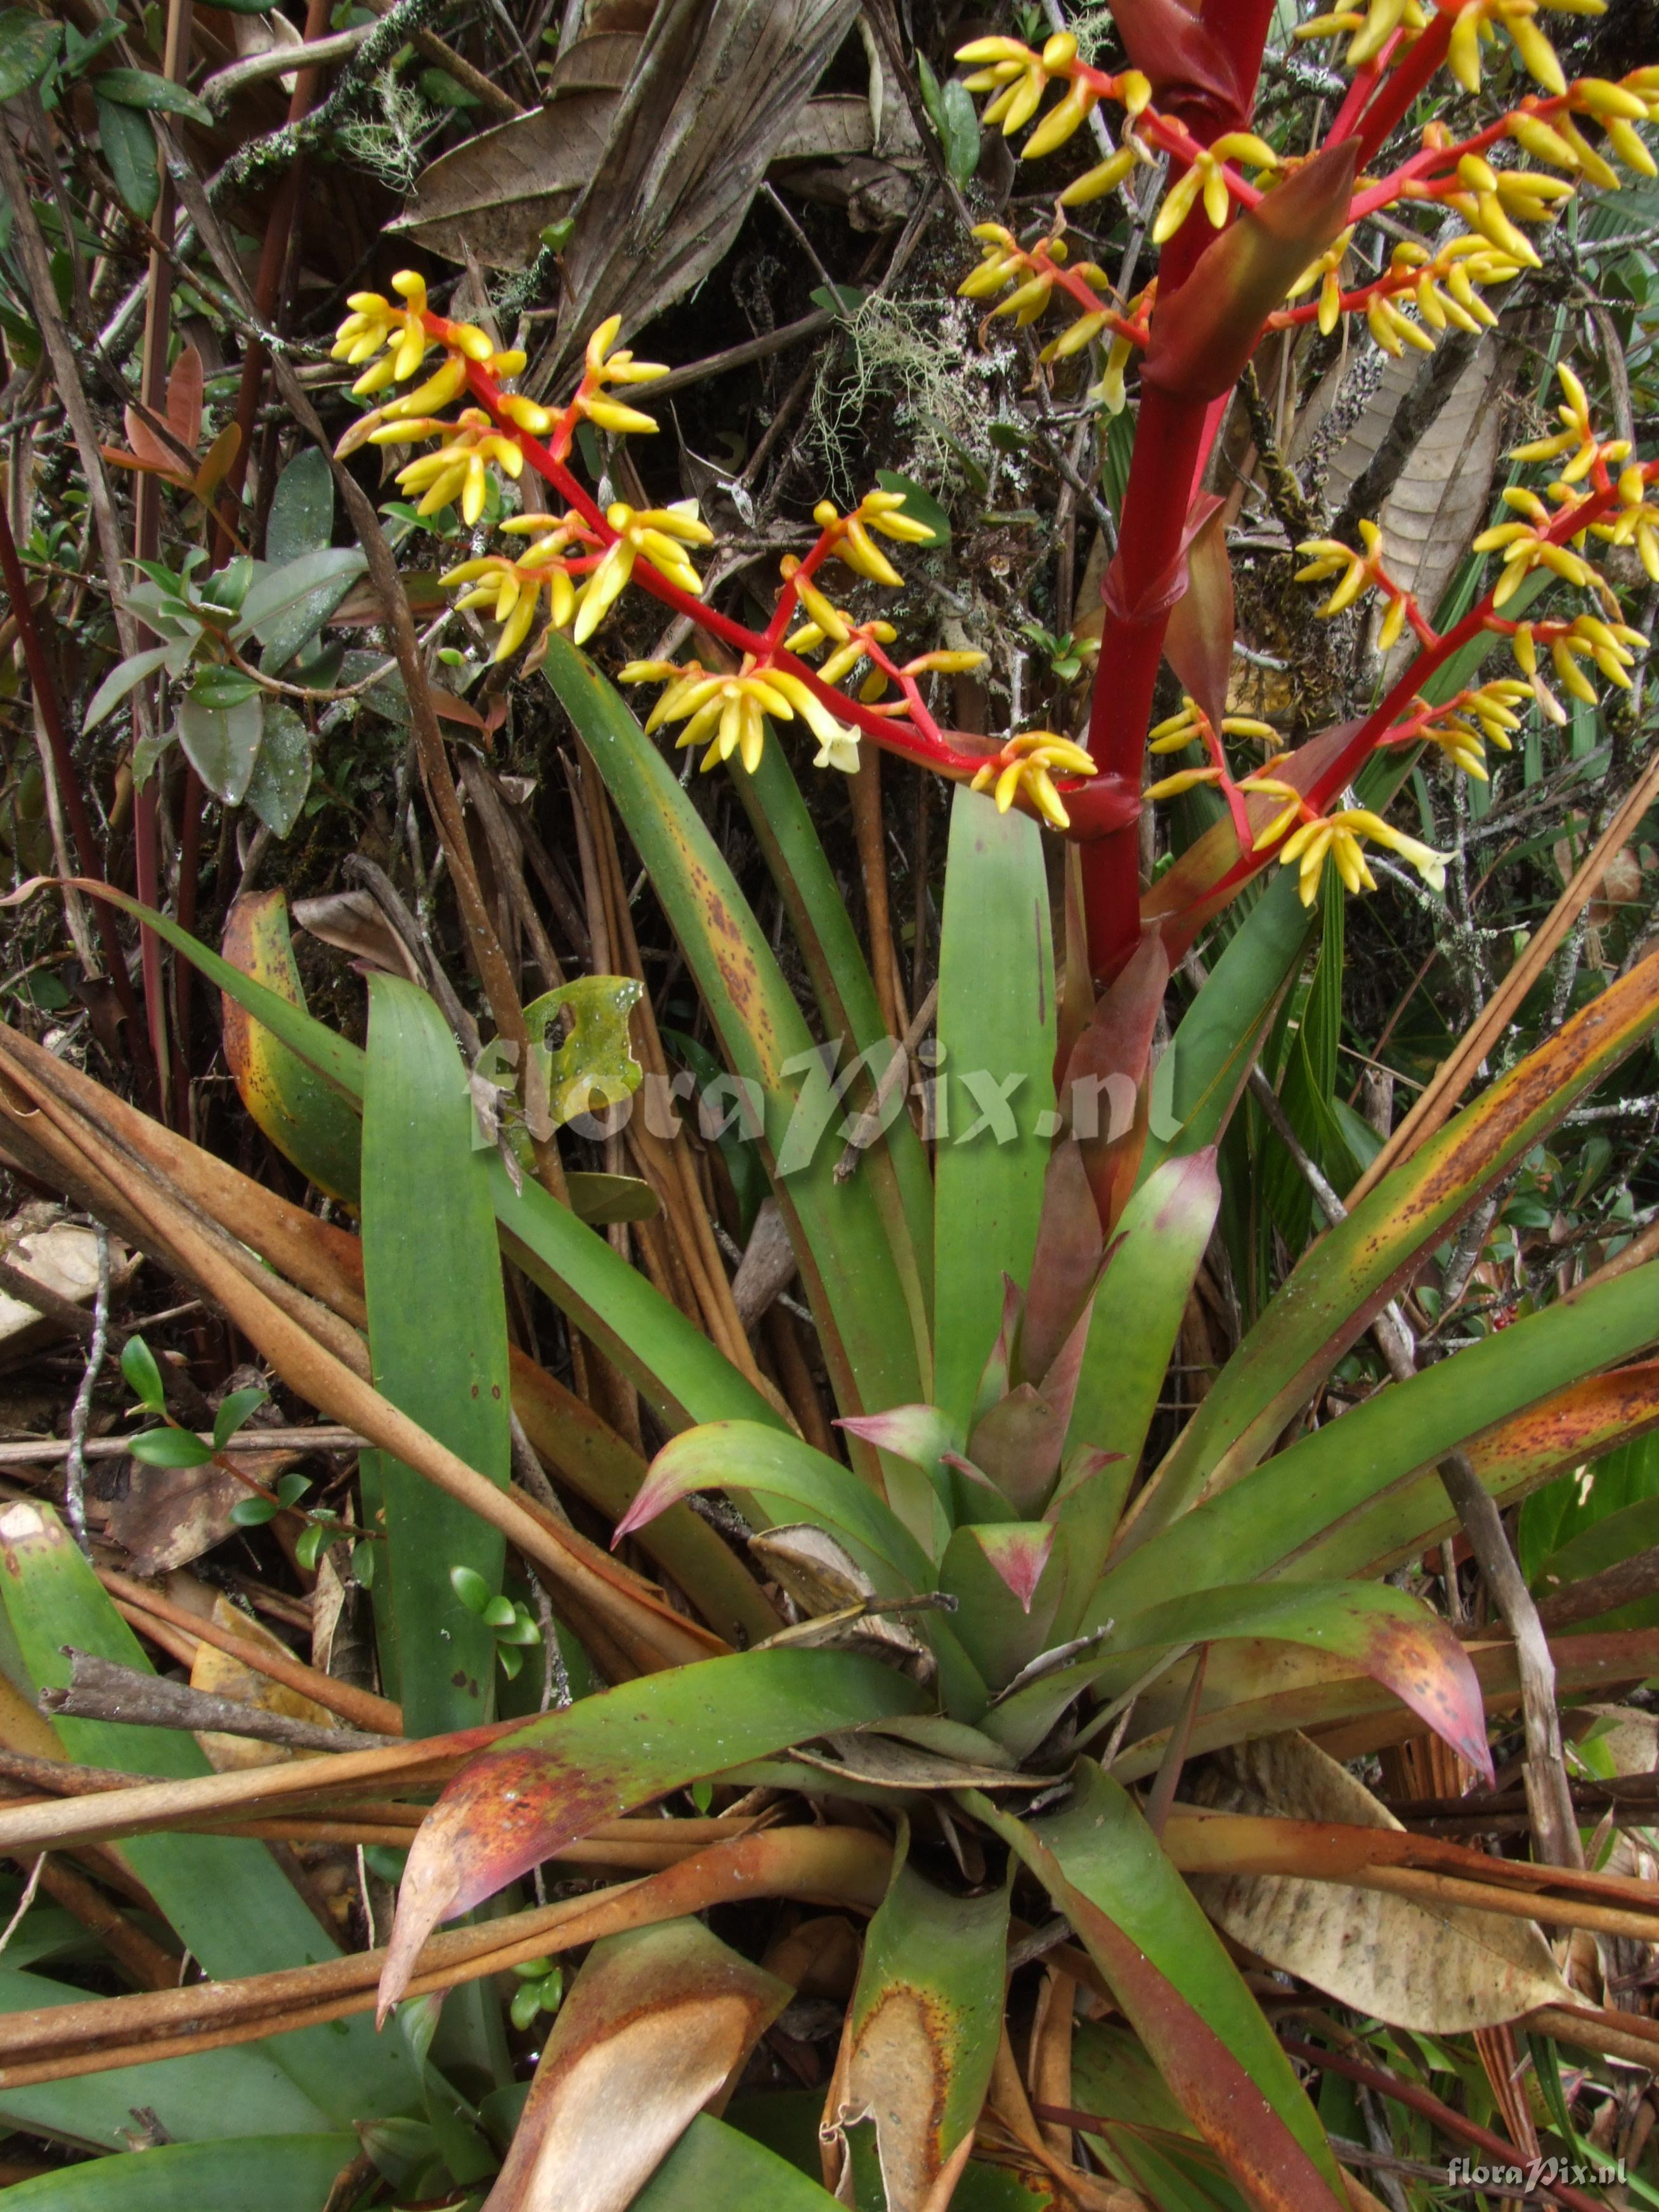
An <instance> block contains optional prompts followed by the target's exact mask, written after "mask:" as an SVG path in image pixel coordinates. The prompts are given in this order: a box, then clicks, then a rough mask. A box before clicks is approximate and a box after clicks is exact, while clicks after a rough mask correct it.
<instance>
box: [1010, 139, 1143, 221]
mask: <svg viewBox="0 0 1659 2212" xmlns="http://www.w3.org/2000/svg"><path fill="white" fill-rule="evenodd" d="M1025 150H1026V152H1027V153H1028V154H1029V153H1030V150H1031V149H1030V147H1029V146H1028V147H1027V148H1026V149H1025ZM1139 160H1140V153H1139V149H1138V147H1137V146H1136V145H1135V144H1134V143H1133V142H1132V143H1130V144H1128V145H1127V146H1120V147H1119V148H1118V149H1117V151H1116V153H1115V154H1110V155H1108V156H1107V158H1106V159H1105V160H1104V161H1098V162H1097V163H1096V165H1095V167H1093V168H1092V169H1085V171H1084V173H1083V174H1082V175H1081V176H1080V177H1079V178H1077V179H1075V180H1074V182H1073V183H1071V184H1069V185H1066V189H1065V191H1063V192H1062V193H1061V194H1060V205H1061V207H1086V206H1087V205H1088V204H1089V202H1090V201H1091V200H1103V199H1104V198H1105V197H1106V195H1107V193H1108V192H1113V191H1116V190H1117V188H1118V186H1119V185H1121V183H1122V182H1123V181H1124V179H1126V178H1127V177H1131V176H1133V174H1134V172H1135V168H1136V165H1137V164H1138V163H1139Z"/></svg>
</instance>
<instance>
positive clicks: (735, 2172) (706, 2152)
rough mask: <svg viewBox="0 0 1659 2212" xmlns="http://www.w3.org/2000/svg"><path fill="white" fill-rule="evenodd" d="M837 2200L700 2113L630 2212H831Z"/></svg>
mask: <svg viewBox="0 0 1659 2212" xmlns="http://www.w3.org/2000/svg"><path fill="white" fill-rule="evenodd" d="M835 2201H836V2200H835V2198H834V2197H831V2196H830V2194H829V2191H828V2190H827V2189H821V2188H820V2187H819V2186H818V2185H817V2182H816V2181H814V2180H813V2179H811V2176H810V2175H809V2174H805V2173H803V2172H801V2170H800V2168H799V2166H791V2165H790V2164H789V2162H788V2160H787V2159H781V2158H780V2157H779V2156H778V2154H777V2153H776V2152H775V2151H774V2150H768V2149H767V2148H766V2146H765V2145H764V2144H763V2143H757V2142H756V2141H755V2140H754V2138H753V2136H745V2135H739V2134H738V2130H736V2128H729V2127H727V2126H726V2123H725V2121H724V2120H717V2119H715V2118H714V2117H713V2116H712V2115H711V2114H709V2113H708V2112H700V2113H699V2114H698V2115H697V2117H696V2119H695V2120H693V2121H692V2123H691V2124H690V2127H689V2128H688V2129H687V2130H686V2131H685V2133H684V2135H683V2136H681V2137H680V2139H679V2141H678V2142H677V2143H676V2144H675V2146H674V2148H673V2149H672V2150H671V2151H670V2152H669V2154H668V2155H667V2157H666V2158H665V2160H663V2162H662V2164H661V2165H660V2166H659V2167H658V2168H657V2170H656V2172H654V2173H653V2175H652V2177H651V2179H650V2180H649V2181H647V2183H646V2185H645V2187H644V2188H643V2189H642V2190H641V2191H640V2193H639V2195H638V2196H637V2197H635V2199H634V2203H633V2208H632V2212H688V2208H689V2207H690V2206H691V2205H694V2204H696V2205H703V2204H706V2205H708V2206H711V2207H714V2206H718V2207H719V2208H720V2212H830V2207H831V2206H832V2205H833V2204H834V2203H835Z"/></svg>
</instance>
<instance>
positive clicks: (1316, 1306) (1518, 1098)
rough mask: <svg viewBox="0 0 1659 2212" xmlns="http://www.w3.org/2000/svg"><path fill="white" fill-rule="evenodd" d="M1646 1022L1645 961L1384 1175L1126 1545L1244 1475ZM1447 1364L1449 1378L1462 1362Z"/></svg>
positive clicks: (1265, 1332) (1205, 1412)
mask: <svg viewBox="0 0 1659 2212" xmlns="http://www.w3.org/2000/svg"><path fill="white" fill-rule="evenodd" d="M1656 1025H1659V953H1655V954H1651V955H1650V957H1648V958H1647V959H1646V960H1644V961H1643V962H1642V963H1640V964H1639V965H1638V966H1637V967H1635V968H1633V969H1631V971H1630V973H1629V974H1628V975H1621V976H1620V978H1619V979H1618V980H1617V981H1615V982H1613V984H1612V985H1610V986H1609V987H1608V988H1607V990H1606V991H1604V992H1603V993H1602V994H1601V997H1600V998H1598V999H1595V1000H1592V1001H1591V1002H1590V1004H1589V1006H1586V1007H1584V1008H1583V1009H1582V1011H1581V1012H1578V1013H1577V1014H1575V1015H1574V1016H1573V1018H1572V1019H1571V1021H1569V1022H1567V1023H1566V1024H1565V1025H1564V1026H1563V1027H1562V1028H1561V1029H1559V1030H1557V1031H1556V1032H1555V1034H1554V1035H1553V1036H1551V1037H1550V1038H1549V1039H1548V1040H1547V1042H1545V1043H1544V1044H1543V1045H1541V1047H1540V1048H1539V1049H1538V1050H1537V1051H1536V1052H1534V1053H1532V1054H1529V1055H1528V1058H1527V1059H1525V1060H1522V1062H1521V1063H1520V1064H1519V1066H1516V1067H1513V1068H1511V1069H1510V1071H1509V1072H1508V1073H1507V1074H1504V1075H1503V1076H1501V1077H1499V1079H1498V1081H1497V1082H1496V1083H1494V1084H1493V1085H1492V1087H1491V1088H1490V1090H1488V1091H1486V1092H1485V1093H1484V1094H1483V1096H1482V1097H1480V1098H1478V1099H1476V1100H1475V1101H1474V1103H1473V1104H1472V1105H1469V1106H1466V1107H1465V1108H1464V1109H1463V1111H1462V1113H1461V1114H1459V1115H1456V1116H1455V1119H1453V1120H1452V1121H1449V1122H1448V1123H1447V1125H1446V1127H1444V1128H1443V1129H1442V1130H1441V1131H1440V1132H1439V1133H1438V1134H1437V1135H1436V1136H1434V1137H1431V1139H1429V1140H1428V1142H1427V1143H1426V1144H1425V1145H1423V1146H1420V1147H1419V1150H1418V1151H1417V1152H1415V1153H1413V1156H1412V1157H1411V1158H1410V1159H1408V1160H1407V1161H1405V1162H1404V1163H1402V1164H1401V1166H1399V1167H1398V1168H1396V1169H1395V1170H1394V1172H1393V1173H1392V1174H1391V1175H1389V1176H1385V1177H1384V1178H1383V1182H1380V1183H1379V1184H1378V1185H1377V1187H1376V1189H1375V1190H1373V1191H1372V1192H1371V1193H1370V1195H1369V1197H1367V1198H1366V1199H1365V1200H1364V1201H1363V1202H1362V1203H1361V1204H1360V1205H1359V1206H1356V1207H1355V1209H1354V1211H1353V1212H1352V1213H1351V1214H1350V1215H1349V1216H1348V1218H1347V1219H1346V1221H1344V1222H1342V1223H1340V1225H1338V1226H1337V1227H1336V1228H1335V1229H1334V1230H1332V1231H1330V1232H1329V1233H1328V1235H1327V1236H1325V1237H1322V1239H1321V1241H1320V1242H1319V1243H1317V1244H1316V1245H1315V1246H1314V1248H1313V1249H1312V1250H1311V1251H1310V1252H1309V1253H1308V1254H1307V1255H1306V1256H1305V1257H1304V1259H1303V1261H1301V1264H1300V1265H1299V1266H1298V1267H1297V1269H1296V1270H1295V1272H1294V1273H1293V1274H1292V1275H1291V1278H1290V1279H1289V1281H1288V1282H1286V1283H1285V1285H1284V1286H1283V1288H1282V1289H1281V1290H1280V1291H1279V1294H1278V1296H1277V1297H1275V1298H1274V1299H1273V1303H1272V1304H1271V1305H1270V1306H1269V1307H1268V1308H1267V1311H1266V1312H1265V1313H1264V1314H1263V1315H1262V1316H1261V1320H1260V1321H1259V1322H1257V1323H1256V1325H1255V1328H1253V1329H1252V1330H1251V1331H1250V1332H1249V1335H1248V1336H1247V1337H1246V1338H1245V1340H1244V1342H1243V1344H1242V1345H1241V1346H1240V1347H1239V1350H1238V1352H1237V1356H1236V1357H1235V1358H1233V1359H1232V1360H1231V1362H1230V1363H1229V1365H1228V1367H1227V1369H1226V1371H1225V1374H1223V1375H1222V1376H1220V1377H1219V1378H1218V1382H1217V1383H1216V1386H1215V1388H1214V1389H1212V1391H1211V1392H1210V1394H1209V1395H1208V1396H1207V1397H1206V1399H1205V1401H1204V1402H1203V1404H1202V1405H1201V1406H1200V1407H1199V1409H1198V1411H1197V1413H1195V1414H1194V1416H1193V1419H1191V1421H1190V1422H1189V1423H1188V1425H1187V1427H1186V1429H1185V1431H1183V1433H1182V1436H1181V1437H1180V1438H1179V1440H1178V1441H1177V1443H1176V1445H1175V1446H1174V1448H1173V1449H1172V1450H1171V1451H1170V1454H1169V1455H1168V1456H1167V1457H1166V1458H1165V1460H1164V1464H1163V1466H1162V1467H1161V1468H1159V1470H1158V1474H1157V1475H1156V1476H1155V1477H1154V1478H1153V1483H1152V1488H1151V1490H1150V1492H1148V1493H1147V1496H1146V1504H1145V1506H1144V1508H1142V1510H1139V1512H1138V1513H1137V1515H1136V1517H1135V1520H1134V1522H1133V1525H1132V1527H1131V1528H1130V1529H1129V1530H1127V1531H1126V1541H1127V1542H1129V1543H1130V1544H1132V1545H1133V1544H1144V1543H1145V1542H1146V1541H1147V1540H1148V1539H1149V1538H1150V1537H1152V1535H1153V1534H1156V1532H1157V1531H1158V1529H1159V1528H1164V1527H1167V1526H1168V1525H1169V1524H1170V1522H1172V1521H1173V1520H1174V1519H1175V1518H1176V1516H1178V1515H1179V1514H1181V1513H1182V1512H1184V1511H1186V1510H1188V1507H1190V1506H1191V1505H1192V1504H1194V1503H1195V1502H1196V1501H1197V1500H1198V1499H1200V1498H1203V1497H1207V1496H1211V1495H1212V1494H1213V1493H1214V1492H1217V1491H1219V1490H1222V1489H1225V1486H1227V1485H1228V1484H1230V1483H1233V1482H1237V1480H1238V1479H1239V1477H1240V1476H1241V1475H1243V1474H1246V1473H1247V1472H1248V1471H1249V1468H1252V1467H1254V1466H1255V1464H1256V1462H1258V1461H1259V1460H1260V1459H1261V1455H1262V1454H1263V1453H1264V1452H1266V1451H1267V1449H1269V1448H1270V1446H1271V1444H1272V1443H1273V1439H1274V1437H1277V1436H1278V1435H1279V1432H1280V1431H1281V1430H1282V1429H1283V1427H1284V1426H1285V1423H1286V1421H1287V1420H1288V1419H1290V1417H1291V1414H1292V1413H1294V1412H1295V1411H1296V1410H1297V1407H1300V1406H1301V1405H1303V1404H1304V1402H1305V1401H1306V1399H1307V1396H1308V1395H1309V1393H1310V1391H1311V1390H1312V1389H1314V1388H1315V1387H1316V1384H1317V1383H1318V1382H1319V1381H1320V1380H1321V1379H1322V1377H1323V1376H1326V1375H1328V1373H1329V1372H1330V1370H1331V1369H1332V1368H1333V1367H1334V1365H1335V1364H1336V1362H1337V1361H1338V1360H1339V1359H1340V1358H1341V1357H1342V1355H1343V1353H1344V1352H1346V1350H1347V1348H1348V1346H1350V1345H1351V1344H1352V1343H1353V1342H1354V1340H1355V1339H1356V1338H1357V1337H1358V1335H1359V1334H1360V1333H1361V1332H1362V1331H1363V1330H1364V1328H1368V1327H1369V1326H1370V1322H1371V1320H1372V1319H1373V1318H1374V1317H1375V1316H1376V1314H1377V1313H1379V1312H1380V1311H1381V1310H1382V1309H1383V1306H1384V1305H1385V1304H1387V1303H1388V1301H1389V1298H1390V1297H1393V1296H1394V1295H1395V1292H1396V1291H1397V1290H1398V1289H1399V1288H1400V1287H1401V1285H1402V1284H1403V1283H1404V1282H1405V1281H1406V1280H1407V1279H1408V1277H1409V1273H1410V1271H1411V1269H1412V1267H1413V1266H1414V1265H1415V1264H1416V1261H1417V1260H1418V1257H1419V1255H1420V1254H1421V1253H1422V1252H1423V1250H1424V1249H1425V1248H1426V1247H1428V1246H1430V1245H1432V1244H1435V1243H1438V1242H1439V1241H1440V1239H1441V1238H1442V1237H1444V1236H1445V1235H1446V1234H1447V1233H1448V1232H1449V1231H1450V1230H1452V1229H1453V1228H1454V1227H1455V1225H1456V1224H1457V1223H1458V1222H1459V1221H1460V1220H1461V1219H1462V1217H1463V1215H1464V1214H1465V1213H1466V1212H1468V1209H1469V1208H1470V1207H1471V1206H1474V1204H1475V1203H1476V1201H1477V1200H1478V1199H1479V1198H1480V1194H1481V1192H1482V1191H1483V1190H1484V1189H1485V1188H1486V1187H1487V1185H1488V1184H1489V1183H1490V1182H1492V1178H1493V1177H1494V1176H1498V1175H1499V1174H1501V1173H1502V1172H1503V1170H1504V1168H1506V1167H1507V1166H1508V1165H1510V1163H1511V1162H1512V1161H1514V1160H1516V1159H1518V1158H1521V1156H1522V1154H1523V1153H1525V1152H1527V1151H1528V1150H1529V1149H1530V1147H1531V1146H1533V1145H1534V1144H1536V1143H1537V1141H1538V1139H1539V1138H1540V1137H1541V1136H1542V1135H1543V1134H1544V1133H1545V1132H1546V1131H1547V1130H1548V1129H1550V1128H1553V1127H1554V1126H1555V1125H1556V1123H1557V1122H1559V1121H1560V1120H1561V1119H1562V1117H1563V1116H1564V1115H1565V1114H1566V1113H1567V1111H1568V1109H1570V1108H1571V1106H1572V1104H1573V1103H1575V1101H1577V1099H1578V1098H1579V1097H1582V1096H1583V1093H1584V1092H1585V1091H1589V1090H1590V1089H1592V1088H1593V1087H1594V1086H1595V1085H1596V1084H1597V1083H1599V1082H1600V1081H1601V1079H1602V1078H1603V1077H1604V1076H1605V1075H1607V1073H1608V1072H1609V1071H1610V1070H1611V1069H1612V1068H1613V1067H1614V1066H1617V1065H1618V1063H1619V1062H1620V1060H1622V1059H1624V1058H1625V1057H1626V1054H1629V1053H1630V1052H1632V1051H1633V1050H1634V1049H1635V1048H1636V1047H1637V1046H1638V1044H1640V1043H1641V1042H1642V1041H1643V1039H1644V1037H1646V1036H1650V1034H1651V1033H1652V1031H1653V1030H1654V1028H1655V1027H1656ZM1455 1364H1456V1365H1457V1367H1458V1369H1459V1370H1460V1371H1461V1370H1462V1364H1463V1363H1462V1360H1461V1359H1460V1360H1459V1361H1457V1362H1456V1363H1455ZM1385 1395H1387V1394H1385Z"/></svg>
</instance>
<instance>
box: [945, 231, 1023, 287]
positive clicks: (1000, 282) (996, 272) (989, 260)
mask: <svg viewBox="0 0 1659 2212" xmlns="http://www.w3.org/2000/svg"><path fill="white" fill-rule="evenodd" d="M973 235H974V236H975V238H976V239H978V240H979V243H980V263H979V266H978V268H977V269H973V270H969V273H968V275H967V276H964V277H963V280H962V282H961V283H960V284H958V285H957V298H958V299H959V300H989V299H992V298H994V295H996V294H997V293H999V292H1000V291H1001V290H1002V289H1003V288H1004V286H1005V285H1007V284H1011V283H1012V282H1013V280H1014V278H1015V277H1016V276H1018V274H1019V272H1020V270H1022V269H1023V268H1024V265H1025V264H1024V258H1023V257H1022V255H1021V253H1020V250H1019V247H1018V244H1017V243H1016V241H1015V239H1014V234H1013V233H1012V230H1009V229H1007V228H1006V227H1005V226H1004V225H1003V224H1001V223H1000V222H980V223H975V226H974V231H973Z"/></svg>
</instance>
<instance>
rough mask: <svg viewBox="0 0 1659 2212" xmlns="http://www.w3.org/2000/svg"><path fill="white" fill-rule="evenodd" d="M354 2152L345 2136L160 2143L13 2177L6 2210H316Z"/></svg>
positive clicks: (352, 2142) (350, 2138)
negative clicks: (28, 2176) (59, 2170)
mask: <svg viewBox="0 0 1659 2212" xmlns="http://www.w3.org/2000/svg"><path fill="white" fill-rule="evenodd" d="M342 2070H344V2068H343V2066H342ZM358 2154H359V2145H358V2142H357V2138H356V2136H351V2135H341V2136H235V2137H233V2138H232V2139H231V2140H230V2141H229V2142H197V2143H162V2144H161V2146H160V2147H159V2148H157V2149H155V2150H145V2151H125V2152H122V2153H121V2154H119V2155H118V2156H117V2157H114V2158H97V2159H93V2160H89V2161H88V2163H87V2164H86V2165H84V2166H68V2167H66V2168H65V2169H64V2172H62V2173H40V2174H37V2175H36V2176H35V2178H34V2179H33V2181H17V2182H14V2183H13V2184H12V2185H11V2187H10V2189H9V2190H8V2191H7V2192H6V2193H7V2195H8V2196H9V2197H10V2198H11V2200H12V2203H11V2205H9V2206H8V2207H7V2212H13V2208H14V2207H15V2208H16V2212H226V2207H227V2206H228V2205H232V2204H234V2206H235V2207H236V2212H317V2208H318V2207H319V2205H321V2204H325V2203H327V2201H328V2196H329V2191H331V2189H332V2187H333V2185H334V2184H335V2182H336V2181H337V2179H338V2178H339V2176H340V2175H341V2173H343V2172H344V2170H345V2168H346V2167H347V2166H349V2165H350V2164H351V2162H352V2160H354V2159H355V2158H356V2157H357V2155H358Z"/></svg>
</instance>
